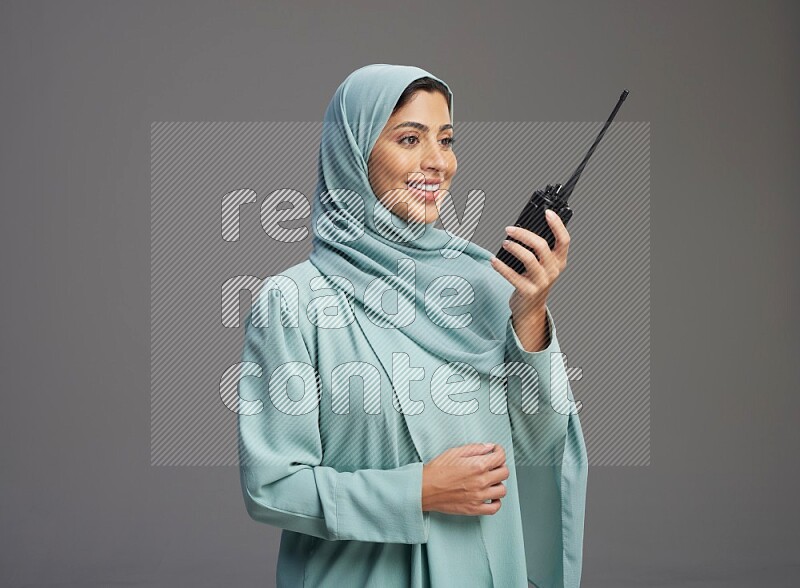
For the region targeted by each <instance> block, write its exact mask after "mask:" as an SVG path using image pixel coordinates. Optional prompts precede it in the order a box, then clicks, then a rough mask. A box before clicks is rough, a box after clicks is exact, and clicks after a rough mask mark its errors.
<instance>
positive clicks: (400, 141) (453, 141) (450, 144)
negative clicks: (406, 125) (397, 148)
mask: <svg viewBox="0 0 800 588" xmlns="http://www.w3.org/2000/svg"><path fill="white" fill-rule="evenodd" d="M416 138H417V136H416V135H406V136H405V137H403V138H401V139H400V140H399V141H398V142H399V143H403V141H405V140H406V139H416ZM442 141H448V143H446V144H445V147H452V146H453V143H455V142H456V139H455V137H445V138H444V139H442ZM406 145H410V144H409V143H406Z"/></svg>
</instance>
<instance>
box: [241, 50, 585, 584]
mask: <svg viewBox="0 0 800 588" xmlns="http://www.w3.org/2000/svg"><path fill="white" fill-rule="evenodd" d="M452 108H453V96H452V93H451V91H450V89H449V87H448V86H447V85H446V84H445V83H444V82H443V81H442V80H439V79H438V78H436V77H435V76H433V75H431V74H430V73H428V72H426V71H424V70H422V69H419V68H416V67H409V66H394V65H386V64H376V65H369V66H366V67H363V68H361V69H359V70H357V71H355V72H353V73H352V74H350V76H348V77H347V79H346V80H345V81H344V82H343V83H342V84H341V86H340V87H339V88H338V89H337V91H336V93H335V94H334V96H333V98H332V100H331V102H330V104H329V106H328V109H327V111H326V113H325V119H324V129H323V133H322V139H321V144H320V154H319V165H318V185H317V191H316V193H315V197H314V204H313V215H312V227H313V229H314V233H315V235H314V241H313V245H314V249H313V252H312V254H311V256H310V258H309V260H308V261H306V262H304V263H301V264H299V265H296V266H294V267H292V268H289V269H288V270H286V271H284V272H283V273H282V274H281V276H277V277H274V278H271V279H269V280H266V281H265V283H264V286H263V287H262V290H261V293H260V295H259V297H258V300H257V304H254V305H253V311H252V313H251V317H250V319H248V321H247V326H246V333H245V344H244V350H243V354H242V360H243V362H247V363H246V364H245V365H246V366H248V368H247V369H248V371H246V372H243V375H256V376H258V377H243V378H242V380H241V382H240V395H241V397H242V399H244V400H246V401H250V402H251V403H254V402H258V408H257V409H254V410H250V411H248V412H249V414H244V413H242V414H241V415H240V417H239V443H240V445H239V452H240V463H241V468H240V471H241V482H242V488H243V492H244V498H245V503H246V505H247V510H248V512H249V514H250V516H251V517H252V518H253V519H255V520H257V521H261V522H265V523H268V524H271V525H275V526H278V527H280V528H282V529H284V532H283V534H282V539H281V547H280V553H279V558H278V572H277V580H278V585H279V586H303V585H307V586H337V587H342V586H380V587H387V586H398V587H400V586H403V587H406V586H414V587H422V586H434V587H439V586H481V587H482V586H497V587H507V586H519V587H523V586H526V585H527V580H530V581H531V582H533V583H534V584H535V585H536V586H538V587H539V588H545V587H550V586H578V585H579V584H580V572H581V551H582V539H583V515H584V501H585V488H586V473H587V463H586V453H585V447H584V443H583V435H582V432H581V427H580V422H579V420H578V415H577V414H575V413H574V411H573V410H564V409H563V407H565V406H568V405H569V395H570V393H569V384H568V382H567V380H566V374H565V370H564V366H563V361H561V359H560V356H559V355H554V356H552V357H554V358H556V359H555V360H551V354H557V353H559V351H560V349H559V346H558V341H557V339H556V332H555V327H554V324H553V321H552V316H551V315H550V313H549V310H548V309H547V307H546V304H545V303H546V297H547V293H548V292H549V290H550V288H551V286H552V285H553V283H554V281H555V280H556V279H557V277H558V274H559V273H560V272H561V271H562V270H563V269H564V266H565V264H566V256H567V249H568V245H569V235H568V233H567V231H566V228H565V227H564V225H563V224H562V223H561V222H560V220H559V219H558V218H557V217H555V218H552V219H550V220H549V223H550V226H551V227H552V229H553V232H554V234H555V235H556V236H557V244H556V246H555V248H554V249H553V250H552V251H551V250H550V249H549V248H548V247H547V244H546V242H545V241H544V240H543V239H541V238H539V237H538V236H536V235H534V234H532V233H530V232H528V231H525V230H522V229H517V230H513V229H512V231H511V233H510V234H511V235H512V236H513V237H514V238H515V239H517V240H519V241H521V242H524V243H526V244H529V245H530V246H532V247H534V250H535V251H536V253H537V255H534V254H533V253H531V252H529V251H527V250H526V249H524V248H522V247H520V246H519V245H517V244H515V243H513V242H506V246H507V247H509V249H510V251H511V252H512V253H514V254H515V255H517V256H518V257H519V258H520V259H521V260H522V261H523V262H524V263H525V266H526V272H525V274H523V275H519V274H517V273H516V272H514V271H513V270H511V269H510V268H509V267H507V266H505V265H504V264H502V262H499V261H498V260H496V259H494V258H493V256H492V255H491V254H490V253H488V252H487V251H485V250H483V249H482V248H480V247H478V246H476V245H473V244H471V243H468V242H466V241H462V240H459V239H454V238H453V237H452V236H451V235H449V234H448V233H447V232H445V231H443V230H440V229H437V228H435V227H434V226H433V225H434V221H435V220H436V219H437V218H438V214H439V206H440V205H441V201H442V198H444V197H445V194H446V191H447V189H448V188H449V186H450V185H451V182H452V180H453V176H454V175H455V173H456V166H457V163H456V157H455V154H454V152H453V149H452V143H453V140H454V139H453V132H454V129H453V128H452V123H453V117H452ZM423 183H424V186H423ZM537 256H538V258H539V259H540V260H541V262H539V261H538V260H537ZM509 310H511V312H509ZM251 319H252V320H251ZM551 362H552V366H551ZM253 364H257V366H258V368H257V369H256V370H255V371H253V368H254V366H253ZM551 368H552V369H551ZM506 385H507V388H506ZM515 386H516V387H515ZM506 389H507V390H508V395H507V397H506V396H505V392H506ZM512 390H514V391H515V392H516V393H512V392H511V391H512ZM537 392H538V397H537V395H536V394H537ZM520 398H526V399H527V402H528V404H527V406H528V409H530V406H531V404H530V401H531V400H533V402H534V406H535V407H536V410H525V403H526V401H525V400H523V401H520ZM506 399H507V401H506ZM537 399H538V404H536V403H535V402H536V400H537ZM559 407H562V408H561V409H560V408H559Z"/></svg>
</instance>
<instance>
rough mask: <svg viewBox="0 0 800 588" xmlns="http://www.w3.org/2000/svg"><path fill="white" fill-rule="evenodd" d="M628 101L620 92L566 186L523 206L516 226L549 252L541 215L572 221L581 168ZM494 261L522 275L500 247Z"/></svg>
mask: <svg viewBox="0 0 800 588" xmlns="http://www.w3.org/2000/svg"><path fill="white" fill-rule="evenodd" d="M627 97H628V91H627V90H623V91H622V95H621V96H620V97H619V101H618V102H617V105H616V106H615V107H614V110H613V111H612V112H611V116H609V117H608V120H607V121H606V124H605V125H604V126H603V128H602V129H601V130H600V133H599V134H598V135H597V138H596V139H595V140H594V143H592V146H591V147H590V148H589V151H588V153H586V157H584V158H583V161H582V162H581V164H580V165H579V166H578V169H576V170H575V173H573V174H572V177H571V178H570V179H569V180H567V183H566V184H564V185H563V186H562V185H561V184H555V185H554V186H551V185H550V184H548V185H547V187H546V188H545V189H544V190H536V191H535V192H534V193H533V196H531V198H530V200H528V202H527V204H525V208H523V209H522V213H521V214H520V215H519V218H518V219H517V222H516V223H515V225H516V226H518V227H522V228H523V229H528V230H529V231H531V232H533V233H536V234H537V235H539V236H540V237H542V238H544V239H545V240H547V244H548V245H549V246H550V249H552V248H553V247H555V245H556V237H555V235H553V231H551V230H550V225H548V224H547V217H545V215H544V211H545V210H546V209H548V208H550V209H552V210H553V212H555V213H556V214H557V215H558V216H559V217H560V218H561V221H562V222H563V223H564V225H565V226H566V224H567V223H568V222H569V220H570V219H571V218H572V209H571V208H570V207H569V206H568V205H567V203H568V201H569V197H570V196H571V195H572V191H573V190H574V189H575V184H577V183H578V179H580V177H581V173H582V172H583V168H585V167H586V162H588V161H589V158H590V157H591V156H592V153H594V150H595V148H596V147H597V144H598V143H600V139H602V138H603V135H604V134H605V132H606V129H608V127H609V125H610V124H611V121H612V120H614V117H615V116H616V115H617V111H618V110H619V107H620V106H622V103H623V101H624V100H625V98H627ZM506 238H507V239H509V240H511V241H515V242H517V243H519V241H517V240H516V239H511V237H506ZM520 245H522V246H523V247H525V248H526V249H528V250H530V251H533V250H532V249H531V248H530V247H528V246H527V245H524V244H523V243H520ZM497 258H498V259H499V260H500V261H502V262H503V263H505V264H506V265H508V266H509V267H511V268H512V269H513V270H514V271H516V272H517V273H518V274H521V273H523V272H524V271H525V266H524V265H523V264H522V262H521V261H520V260H519V259H517V258H516V256H514V255H513V254H512V253H510V252H509V251H506V250H505V249H503V248H502V247H501V248H500V251H498V253H497Z"/></svg>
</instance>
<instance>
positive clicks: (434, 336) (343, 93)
mask: <svg viewBox="0 0 800 588" xmlns="http://www.w3.org/2000/svg"><path fill="white" fill-rule="evenodd" d="M422 77H431V78H433V79H435V80H438V81H440V82H441V83H442V84H444V85H445V87H447V89H448V93H449V106H450V122H451V123H452V122H453V94H452V91H450V88H449V86H447V84H445V82H444V81H442V80H440V79H439V78H437V77H436V76H434V75H432V74H431V73H429V72H427V71H425V70H423V69H420V68H418V67H412V66H402V65H387V64H374V65H368V66H366V67H362V68H361V69H358V70H356V71H355V72H353V73H352V74H350V75H349V76H348V77H347V78H346V79H345V80H344V82H342V84H341V85H340V86H339V88H338V89H337V90H336V93H335V94H334V96H333V98H332V99H331V101H330V103H329V105H328V108H327V110H326V112H325V117H324V119H323V132H322V138H321V143H320V151H319V163H318V179H317V189H316V194H315V198H314V204H313V213H312V225H313V229H314V240H313V251H312V253H311V256H310V261H311V263H312V264H314V266H316V267H317V269H319V270H320V272H321V273H322V274H323V275H326V276H342V277H345V278H346V279H347V280H349V281H350V282H351V283H353V285H354V286H355V293H354V294H355V300H356V303H357V304H361V305H363V306H364V308H365V312H366V314H367V315H368V316H370V317H371V318H373V319H375V322H378V323H380V321H381V318H382V316H381V313H380V312H378V309H377V308H376V306H377V304H379V298H377V297H375V296H373V297H371V298H369V297H368V299H367V300H366V302H365V296H364V294H365V292H366V291H367V290H366V289H367V287H368V285H369V284H370V282H372V281H373V280H374V279H375V278H376V277H378V276H386V275H389V274H398V261H401V260H410V261H404V262H402V263H401V267H400V275H401V276H406V277H409V272H410V268H411V267H412V265H411V263H412V262H413V269H414V274H415V276H414V277H415V286H416V288H415V289H414V291H410V289H405V288H402V287H401V288H400V295H399V297H400V296H402V297H403V298H404V299H405V300H406V301H407V304H406V305H405V309H407V310H408V309H413V310H414V312H415V317H414V320H413V321H411V322H410V324H406V323H407V322H409V321H410V317H408V316H407V315H404V314H403V313H402V309H401V308H400V303H399V302H398V305H397V309H396V311H397V315H396V317H395V319H394V320H393V321H392V320H390V321H388V322H387V324H382V325H381V326H383V327H384V328H386V329H393V328H395V325H402V326H400V327H399V328H397V330H398V331H399V332H400V333H402V334H403V335H404V336H405V337H407V338H408V339H410V340H411V341H413V343H414V345H415V346H420V347H423V348H425V349H426V350H427V351H428V352H430V353H431V354H433V355H434V356H436V357H438V358H440V359H442V360H444V361H448V362H464V363H467V364H469V365H471V366H473V367H475V368H476V369H477V370H478V371H479V372H480V373H482V374H488V373H489V370H490V369H491V368H492V367H494V366H496V365H498V364H499V363H501V362H502V361H503V344H504V341H505V335H506V323H507V320H508V317H509V315H510V310H509V307H508V297H509V296H510V294H511V292H512V287H511V285H510V284H509V283H508V282H507V281H506V280H504V279H503V278H501V277H500V276H499V274H497V272H496V271H495V270H494V269H492V267H491V265H490V264H489V259H490V258H491V257H492V254H491V253H489V252H488V251H486V250H485V249H483V248H481V247H479V246H477V245H475V244H473V243H468V242H465V241H461V240H456V241H458V246H457V247H456V248H455V249H453V237H452V235H450V234H448V233H447V232H446V231H444V230H441V229H438V228H436V227H435V226H434V223H430V224H428V225H425V224H423V223H409V224H408V225H407V226H406V225H405V223H404V222H403V221H401V220H400V219H399V218H397V217H394V216H393V215H392V213H390V212H389V210H388V209H387V208H386V207H385V206H383V204H381V202H380V201H379V200H378V198H377V196H376V194H375V193H374V192H373V190H372V187H371V185H370V183H369V179H368V169H367V161H369V155H370V153H371V151H372V148H373V147H374V145H375V142H376V141H377V139H378V136H379V135H380V133H381V131H382V130H383V128H384V126H385V125H386V122H387V121H388V120H389V117H390V116H391V114H392V110H393V109H394V107H395V104H396V103H397V100H398V98H399V97H400V95H401V94H402V93H403V91H404V90H405V88H406V87H407V86H408V85H409V84H410V83H411V82H413V81H414V80H417V79H419V78H422ZM408 171H409V172H412V171H415V170H408ZM330 195H333V197H331V196H330ZM456 250H457V251H460V254H458V255H456V254H454V253H453V252H454V251H456ZM403 264H405V265H403ZM442 276H457V277H458V278H463V280H466V281H467V282H469V284H470V285H471V286H472V291H473V293H474V296H470V295H469V292H468V290H469V288H467V289H466V290H467V291H466V292H464V288H463V287H462V288H461V292H460V294H461V296H460V298H459V297H458V296H454V298H453V300H452V301H451V300H448V302H447V304H448V306H451V305H454V303H455V302H457V301H458V302H461V303H462V304H468V305H469V307H468V310H469V313H470V315H471V322H470V323H469V324H468V325H466V326H465V327H461V328H452V327H451V326H449V325H451V324H452V322H448V321H451V320H452V319H451V318H450V317H448V316H447V313H444V315H443V314H442V313H441V312H438V313H437V312H436V310H437V307H436V305H429V307H428V308H429V312H426V305H425V293H426V290H427V289H428V287H429V286H430V285H431V282H433V281H434V280H435V279H436V278H440V277H442ZM458 278H455V277H454V278H451V279H450V280H451V282H453V287H454V289H455V290H456V291H458V290H459V288H458V287H457V285H458V284H461V285H462V286H463V281H461V280H459V279H458ZM406 281H410V280H406ZM398 282H399V283H400V285H401V286H402V283H401V282H402V280H398ZM442 285H445V286H446V285H447V284H446V282H445V281H443V280H440V281H439V282H438V286H442ZM441 289H442V288H440V287H438V288H436V290H437V292H440V291H441ZM451 293H452V292H451ZM430 295H432V294H431V293H430V292H429V296H430ZM472 298H474V299H472ZM470 299H472V300H471V301H470ZM429 314H434V316H433V320H431V317H429V316H428V315H429ZM383 316H385V315H383ZM385 322H386V321H385ZM456 322H457V321H456ZM464 322H465V321H464ZM394 351H401V349H394ZM387 359H388V361H389V364H391V361H390V359H389V358H387Z"/></svg>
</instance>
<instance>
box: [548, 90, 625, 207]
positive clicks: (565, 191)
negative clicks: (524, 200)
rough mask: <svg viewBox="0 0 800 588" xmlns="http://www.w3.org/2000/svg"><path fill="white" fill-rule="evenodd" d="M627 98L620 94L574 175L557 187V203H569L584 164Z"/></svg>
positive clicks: (623, 93)
mask: <svg viewBox="0 0 800 588" xmlns="http://www.w3.org/2000/svg"><path fill="white" fill-rule="evenodd" d="M627 97H628V91H627V90H623V91H622V94H621V95H620V97H619V101H618V102H617V105H616V106H615V107H614V110H612V111H611V116H609V117H608V120H607V121H606V124H605V125H603V128H602V129H600V133H599V134H598V135H597V138H596V139H595V140H594V143H592V146H591V147H589V151H588V152H587V153H586V157H584V158H583V161H581V164H580V165H579V166H578V169H576V170H575V173H573V174H572V177H571V178H570V179H569V180H567V183H566V184H564V185H563V186H561V187H559V189H558V190H557V191H556V200H557V201H559V202H561V203H563V204H567V202H568V201H569V197H570V196H571V195H572V191H573V190H574V189H575V185H576V184H577V183H578V180H579V179H580V177H581V174H582V173H583V168H585V167H586V163H587V162H588V161H589V158H590V157H591V156H592V153H594V150H595V148H596V147H597V144H598V143H600V139H602V138H603V135H605V134H606V129H608V127H609V125H610V124H611V121H612V120H614V117H615V116H617V111H618V110H619V107H620V106H622V103H623V102H624V101H625V98H627Z"/></svg>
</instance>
